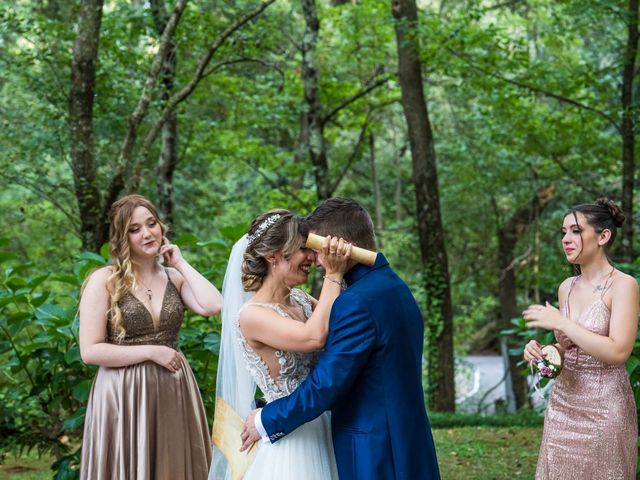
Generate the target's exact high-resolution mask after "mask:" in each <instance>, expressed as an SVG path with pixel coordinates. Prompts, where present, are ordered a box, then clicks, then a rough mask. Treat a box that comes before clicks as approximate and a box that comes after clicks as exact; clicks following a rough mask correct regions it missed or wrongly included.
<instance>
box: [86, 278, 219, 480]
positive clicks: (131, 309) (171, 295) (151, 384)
mask: <svg viewBox="0 0 640 480" xmlns="http://www.w3.org/2000/svg"><path fill="white" fill-rule="evenodd" d="M167 276H168V272H167ZM119 305H120V308H121V309H122V314H123V321H124V328H125V329H126V337H125V339H124V341H123V342H122V343H118V342H117V341H116V340H115V339H116V336H117V332H116V331H115V329H114V328H113V326H112V325H111V322H108V327H107V342H109V343H113V344H120V345H166V346H168V347H171V348H173V349H176V350H178V348H179V347H178V332H179V330H180V325H181V324H182V318H183V312H184V305H183V303H182V299H181V298H180V293H179V292H178V290H177V288H176V287H175V285H174V284H173V282H171V279H169V281H168V282H167V287H166V290H165V293H164V298H163V303H162V310H161V313H160V319H159V322H158V326H157V328H156V327H155V326H154V324H153V320H152V318H151V314H150V313H149V311H148V310H147V308H146V307H145V306H144V305H143V304H142V303H141V302H140V301H139V300H138V299H137V298H136V297H134V296H133V295H131V294H130V293H127V294H126V295H125V296H124V297H123V298H122V300H121V301H120V303H119ZM180 355H182V353H180ZM209 438H210V437H209V427H208V425H207V419H206V416H205V412H204V407H203V404H202V398H201V397H200V391H199V390H198V385H197V384H196V380H195V378H194V376H193V372H192V371H191V368H190V367H189V364H188V363H187V360H186V358H184V356H182V368H181V369H180V370H179V371H178V372H176V373H171V372H170V371H169V370H167V369H166V368H164V367H161V366H160V365H158V364H156V363H154V362H151V361H148V362H144V363H139V364H136V365H130V366H127V367H121V368H109V367H100V368H99V369H98V373H97V375H96V378H95V380H94V382H93V386H92V388H91V394H90V395H89V402H88V405H87V414H86V418H85V424H84V436H83V439H82V460H81V464H80V478H81V479H86V480H112V479H113V480H115V479H117V480H183V479H184V480H200V479H203V480H204V479H206V478H207V475H208V472H209V464H210V463H211V442H210V440H209Z"/></svg>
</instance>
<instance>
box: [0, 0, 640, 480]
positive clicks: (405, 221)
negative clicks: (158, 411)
mask: <svg viewBox="0 0 640 480" xmlns="http://www.w3.org/2000/svg"><path fill="white" fill-rule="evenodd" d="M638 38H639V37H638V1H637V0H628V1H608V0H592V1H589V2H584V1H571V0H565V1H547V0H512V1H501V0H468V1H466V0H457V1H451V0H417V1H416V0H354V1H345V0H331V1H329V0H300V1H296V0H264V1H262V2H259V1H256V0H226V1H222V2H213V1H207V0H201V1H192V2H188V1H187V0H175V1H169V0H150V1H148V2H144V1H141V0H131V1H124V0H83V1H79V0H75V1H65V0H31V1H28V0H16V1H14V2H11V4H10V3H9V2H3V3H2V4H1V5H0V125H1V128H0V146H1V151H2V156H1V157H0V187H1V188H0V208H1V211H2V216H1V217H0V262H1V263H2V271H1V272H0V451H4V452H7V451H9V452H10V451H19V450H21V449H23V448H27V449H28V448H33V447H37V448H39V449H41V450H43V451H48V452H51V454H52V455H53V457H54V459H55V461H56V464H55V471H56V472H57V473H56V474H57V475H58V478H73V475H74V465H76V463H77V453H78V452H77V446H78V441H79V435H80V433H81V427H82V422H83V418H84V404H85V402H86V399H87V396H88V392H89V388H90V386H91V379H92V377H93V372H94V369H93V368H91V367H87V366H86V365H84V364H83V363H82V361H81V360H80V357H79V350H78V346H77V328H78V321H77V318H76V309H77V300H78V295H79V287H80V285H81V283H82V281H83V279H84V278H85V276H86V274H87V273H88V272H89V271H90V270H91V269H93V268H95V267H96V266H99V265H102V264H104V263H105V262H106V261H107V258H108V255H107V252H108V246H107V245H105V243H106V242H107V240H108V238H107V237H108V236H107V224H106V214H107V212H108V208H109V206H110V204H111V203H112V202H113V201H114V200H115V199H117V198H118V197H120V196H122V195H124V194H126V193H131V192H137V193H141V194H143V195H146V196H147V197H149V198H150V199H152V200H153V201H154V202H155V203H156V204H157V205H158V206H159V208H160V210H161V212H162V216H163V218H164V219H165V220H166V223H168V224H169V225H170V228H171V236H172V241H174V242H175V243H176V244H178V245H180V246H181V247H182V249H183V252H184V254H185V256H186V257H187V258H188V259H189V260H190V261H191V262H192V263H193V264H194V265H196V266H197V267H198V268H199V269H200V270H201V271H204V272H206V275H207V276H208V277H209V278H210V279H211V280H212V281H213V282H214V283H215V285H217V286H218V287H221V286H222V279H223V275H224V270H225V267H226V260H227V257H228V253H229V251H230V248H231V246H232V245H233V243H234V241H235V240H237V239H238V238H239V237H240V236H241V235H242V233H243V232H244V231H245V230H246V228H247V226H248V223H249V222H250V220H251V219H252V218H253V217H254V216H255V215H256V214H258V213H260V212H263V211H265V210H268V209H270V208H274V207H286V208H290V209H292V210H295V211H297V212H299V213H300V214H306V213H308V212H309V211H311V210H312V209H313V207H314V206H315V205H316V204H317V203H318V202H319V201H320V200H322V199H325V198H328V197H330V196H347V197H352V198H354V199H356V200H358V201H359V202H361V203H362V204H363V205H364V206H366V207H367V209H368V210H369V211H370V212H371V214H372V217H373V219H374V223H375V226H376V233H377V236H378V241H379V246H380V249H381V250H382V251H384V253H385V255H386V256H387V257H388V258H389V260H390V262H391V264H392V265H393V267H394V268H395V269H396V270H397V272H398V273H399V274H400V276H401V277H402V278H403V279H405V280H406V281H407V283H408V284H409V285H410V287H411V289H412V291H413V293H414V295H415V296H416V298H417V299H418V301H419V303H420V305H421V307H422V309H423V313H424V322H425V368H424V388H425V394H426V396H427V399H428V401H427V403H428V408H429V410H430V412H453V411H454V410H455V405H456V392H455V388H454V378H455V371H456V365H457V359H459V358H461V357H462V356H464V355H466V354H468V353H488V352H493V353H495V354H502V355H503V356H504V358H505V359H508V361H507V363H508V365H509V368H508V369H507V375H506V378H505V381H506V383H507V385H508V392H509V394H508V398H507V399H506V400H505V401H506V404H505V406H504V408H503V410H504V411H505V412H512V411H513V410H516V409H519V410H522V409H525V410H526V409H531V408H532V407H533V405H532V403H531V398H530V396H529V392H528V386H527V384H526V379H525V376H523V374H522V371H523V366H522V365H521V364H519V360H520V358H521V353H522V345H523V344H524V343H525V341H526V340H527V339H528V338H530V337H533V336H536V337H537V338H543V339H544V338H545V337H544V336H542V334H541V333H540V332H531V331H527V330H526V329H525V328H524V326H523V324H522V321H521V319H520V318H519V312H520V311H521V310H522V309H523V307H525V306H526V305H528V304H529V303H532V302H541V301H544V300H550V301H552V302H555V301H556V289H557V285H558V284H559V283H560V281H561V280H562V279H563V278H564V277H565V276H567V275H570V274H571V269H570V268H569V267H568V265H567V264H566V262H565V260H564V256H563V254H562V250H561V248H560V237H559V230H560V225H561V222H562V218H563V214H564V212H565V211H566V210H567V208H568V207H569V206H571V205H573V204H576V203H584V202H591V201H594V200H595V199H596V198H597V197H599V196H601V195H607V196H609V197H610V198H612V199H614V200H616V201H617V202H619V203H620V204H621V205H622V207H623V209H624V211H625V212H626V214H627V216H628V220H629V221H628V222H627V223H626V225H625V227H624V229H623V230H622V232H621V237H620V240H619V241H618V245H617V247H616V248H615V250H614V251H613V252H612V253H613V259H614V260H615V261H616V264H617V265H618V266H619V268H621V269H623V270H624V271H627V272H629V273H631V274H634V275H638V274H640V268H639V265H640V264H639V263H638V262H637V261H636V255H635V252H637V250H638V241H637V236H636V235H634V233H635V230H636V229H637V221H636V217H637V215H636V214H635V211H636V207H635V206H636V205H637V204H638V201H637V199H636V198H635V191H634V189H635V185H636V172H635V163H636V162H635V156H636V150H637V148H636V143H635V139H636V127H635V124H636V120H637V112H638V108H637V106H638V97H639V94H640V86H639V84H638V81H637V77H638V66H637V49H638ZM308 288H309V290H313V285H312V284H310V285H309V286H308ZM219 331H220V321H219V318H202V317H198V316H193V315H192V316H188V317H187V319H186V322H185V325H184V328H183V331H182V348H183V350H184V351H185V352H186V353H187V355H188V356H189V358H190V361H191V364H192V367H193V368H194V371H195V373H196V376H197V378H198V381H199V385H200V388H201V390H202V393H203V398H204V400H205V404H206V408H207V413H208V415H209V417H210V418H213V403H214V398H215V370H216V359H217V350H218V346H219V342H218V341H219ZM547 340H548V335H547ZM627 369H628V371H629V374H630V375H631V378H632V383H633V385H634V391H635V392H636V399H638V397H640V347H639V346H638V344H637V346H636V349H635V351H634V354H633V355H632V357H631V359H630V360H629V362H628V365H627ZM451 418H454V417H451ZM518 418H521V419H522V418H525V419H526V418H528V417H526V416H525V417H518ZM524 421H525V423H526V420H524Z"/></svg>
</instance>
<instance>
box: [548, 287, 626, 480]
mask: <svg viewBox="0 0 640 480" xmlns="http://www.w3.org/2000/svg"><path fill="white" fill-rule="evenodd" d="M577 278H578V277H576V278H575V279H574V280H573V282H572V283H571V288H573V284H574V283H575V281H576V279H577ZM605 291H606V289H605ZM602 295H604V291H603V292H602ZM570 296H571V290H569V294H568V296H567V302H566V305H565V307H564V312H563V313H564V315H565V316H568V315H569V297H570ZM610 318H611V312H609V308H608V307H607V305H606V304H605V302H604V300H603V298H602V296H601V297H600V298H599V299H598V300H596V301H595V302H593V303H592V304H591V305H590V306H589V307H588V308H587V309H586V310H585V311H584V312H582V314H581V315H580V316H579V317H578V318H577V319H575V321H576V322H577V323H578V324H580V325H581V326H583V327H585V328H587V329H589V330H590V331H592V332H595V333H598V334H600V335H608V333H609V320H610ZM556 339H557V340H558V342H560V344H561V345H562V346H563V347H564V348H565V349H567V350H566V353H565V356H564V368H563V370H562V372H561V373H560V375H559V376H558V378H557V379H556V383H555V385H554V387H553V393H552V394H551V397H550V398H549V403H548V405H547V411H546V413H545V419H544V431H543V435H542V444H541V446H540V456H539V458H538V468H537V471H536V480H547V479H549V480H573V479H575V480H635V478H636V457H637V447H636V442H637V438H638V426H637V425H638V422H637V418H636V403H635V400H634V398H633V391H632V390H631V384H630V383H629V377H628V376H627V372H626V370H625V367H624V365H609V364H606V363H604V362H601V361H600V360H598V359H596V358H594V357H592V356H591V355H589V354H588V353H586V352H585V351H584V350H581V349H580V348H579V347H578V346H576V345H575V344H573V343H572V342H571V340H569V339H568V338H567V337H566V336H564V335H562V334H560V333H559V332H556Z"/></svg>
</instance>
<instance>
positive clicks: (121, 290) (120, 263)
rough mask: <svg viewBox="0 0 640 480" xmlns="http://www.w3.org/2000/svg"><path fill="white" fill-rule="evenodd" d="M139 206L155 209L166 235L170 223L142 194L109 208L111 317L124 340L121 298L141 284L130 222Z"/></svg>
mask: <svg viewBox="0 0 640 480" xmlns="http://www.w3.org/2000/svg"><path fill="white" fill-rule="evenodd" d="M138 207H145V208H146V209H147V210H149V212H151V215H153V216H154V218H155V219H156V221H157V222H158V224H159V225H160V229H161V230H162V235H165V234H166V232H167V227H166V226H165V225H164V224H163V223H162V222H161V221H160V218H159V216H158V210H157V209H156V207H155V206H154V205H153V204H152V203H151V202H150V201H149V200H147V199H146V198H144V197H143V196H141V195H127V196H126V197H122V198H121V199H120V200H118V201H116V202H115V203H114V204H113V205H111V210H110V211H109V242H110V249H109V251H110V254H111V275H110V276H109V278H108V279H107V291H108V292H109V310H108V311H107V318H108V320H109V321H110V322H111V324H112V325H113V327H114V329H115V330H116V331H117V332H118V336H117V338H116V339H117V340H118V341H119V342H121V341H122V340H124V337H125V335H126V333H127V332H126V330H125V328H124V326H123V324H122V310H121V309H120V306H119V305H118V302H119V301H120V299H121V298H122V297H123V295H124V294H125V293H126V292H127V291H129V292H134V291H135V290H136V288H137V280H136V276H135V275H134V273H133V264H132V262H131V254H130V249H129V225H130V224H131V216H132V215H133V211H134V210H135V209H136V208H138Z"/></svg>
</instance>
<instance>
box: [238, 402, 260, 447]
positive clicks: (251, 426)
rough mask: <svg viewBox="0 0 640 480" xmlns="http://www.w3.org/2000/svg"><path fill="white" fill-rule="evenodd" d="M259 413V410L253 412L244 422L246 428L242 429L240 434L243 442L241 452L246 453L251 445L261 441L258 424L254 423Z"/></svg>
mask: <svg viewBox="0 0 640 480" xmlns="http://www.w3.org/2000/svg"><path fill="white" fill-rule="evenodd" d="M257 412H258V410H257V409H256V410H252V411H251V412H250V413H249V415H248V416H247V418H246V419H245V421H244V428H243V429H242V433H241V434H240V440H242V447H240V451H241V452H244V451H245V450H247V449H248V448H249V447H250V446H251V445H253V444H254V443H256V442H257V441H258V440H260V434H259V433H258V430H257V429H256V424H255V421H254V419H255V418H256V413H257Z"/></svg>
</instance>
